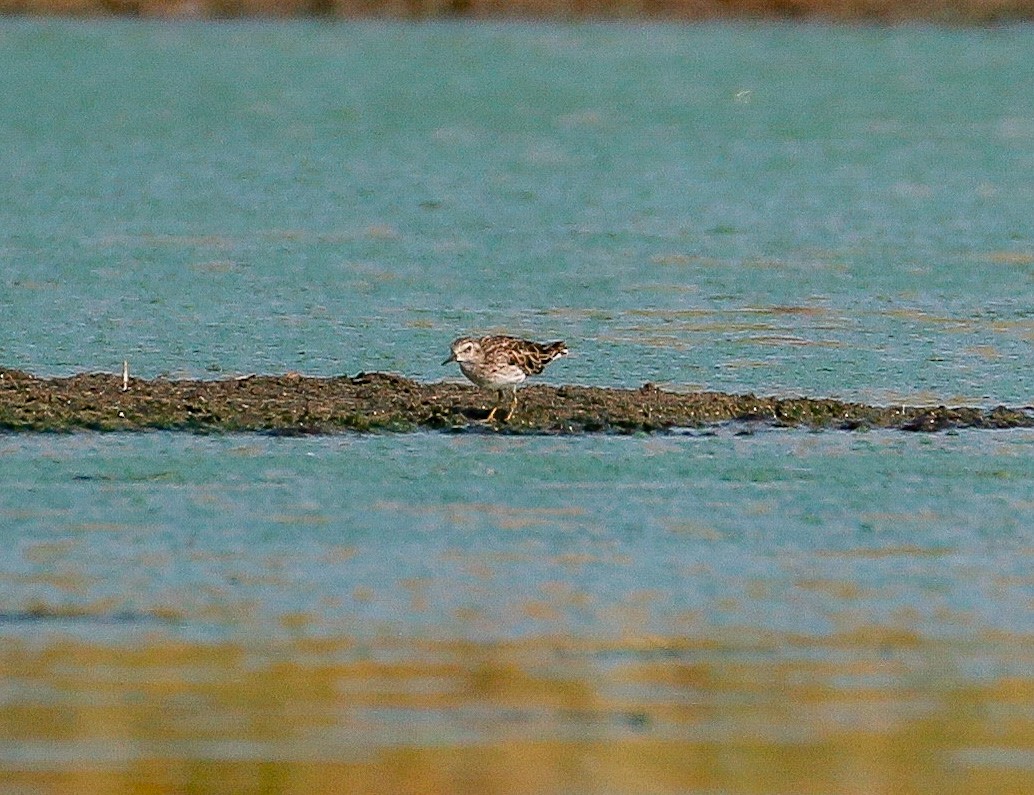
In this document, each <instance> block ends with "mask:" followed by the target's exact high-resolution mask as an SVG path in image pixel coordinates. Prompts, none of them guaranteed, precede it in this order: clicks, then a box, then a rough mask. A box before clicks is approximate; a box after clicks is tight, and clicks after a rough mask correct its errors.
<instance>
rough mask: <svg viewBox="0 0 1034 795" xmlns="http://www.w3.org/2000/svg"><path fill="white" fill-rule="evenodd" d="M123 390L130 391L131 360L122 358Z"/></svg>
mask: <svg viewBox="0 0 1034 795" xmlns="http://www.w3.org/2000/svg"><path fill="white" fill-rule="evenodd" d="M122 391H123V392H128V391H129V360H128V359H123V360H122Z"/></svg>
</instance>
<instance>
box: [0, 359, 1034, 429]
mask: <svg viewBox="0 0 1034 795" xmlns="http://www.w3.org/2000/svg"><path fill="white" fill-rule="evenodd" d="M518 395H519V403H518V406H517V410H516V412H515V413H514V414H513V416H512V417H511V419H510V421H509V422H502V421H500V420H498V419H497V420H496V421H494V422H492V423H488V422H487V421H486V418H487V417H488V413H489V411H490V410H491V408H492V406H493V405H494V401H495V395H494V394H493V393H490V392H488V391H486V390H482V389H478V388H477V387H474V386H472V385H467V384H459V383H443V382H439V383H430V384H425V383H420V382H418V381H414V380H411V379H408V378H404V377H402V376H398V375H392V374H387V373H359V374H358V375H356V376H339V377H334V378H314V377H308V376H302V375H298V374H294V373H289V374H286V375H252V376H242V377H237V378H228V379H222V380H177V379H166V378H157V379H154V380H144V379H138V378H130V379H128V381H127V382H124V381H123V377H122V376H120V375H113V374H107V373H92V374H82V375H75V376H71V377H68V378H38V377H35V376H33V375H31V374H29V373H26V372H22V371H18V370H4V369H0V430H5V431H36V432H63V431H77V430H96V431H146V430H181V431H191V432H195V433H224V432H225V433H237V432H259V433H271V434H285V435H302V434H330V433H341V432H348V431H358V432H373V431H390V432H406V431H417V430H440V431H453V432H462V431H469V432H478V431H480V432H486V433H512V434H523V433H530V434H541V433H546V434H583V433H619V434H620V433H664V432H678V431H682V430H686V429H707V428H713V427H715V426H720V425H733V426H734V427H736V428H739V429H742V430H744V431H748V432H749V431H750V430H753V429H755V428H758V427H765V426H767V427H777V428H793V427H804V428H811V429H839V430H863V429H870V428H873V429H875V428H895V429H900V430H903V431H924V432H936V431H944V430H949V429H953V428H1020V427H1034V408H1032V407H1030V406H1027V407H1023V408H1007V407H1004V406H999V407H996V408H990V409H989V408H980V407H965V406H962V407H946V406H925V407H912V406H869V405H865V404H861V403H849V402H843V401H839V400H832V399H827V398H806V397H800V398H795V397H757V396H755V395H730V394H724V393H720V392H690V393H679V392H672V391H666V390H662V389H658V388H657V387H655V386H653V385H652V384H644V385H643V386H642V387H640V388H638V389H608V388H600V387H585V386H548V385H541V384H539V385H533V386H528V387H525V388H523V389H521V390H519V392H518ZM502 414H503V412H500V415H502Z"/></svg>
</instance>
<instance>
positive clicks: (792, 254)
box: [0, 20, 1034, 795]
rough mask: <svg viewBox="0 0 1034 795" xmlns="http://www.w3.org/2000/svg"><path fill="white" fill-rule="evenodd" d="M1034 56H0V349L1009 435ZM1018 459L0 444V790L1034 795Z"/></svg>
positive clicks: (11, 27)
mask: <svg viewBox="0 0 1034 795" xmlns="http://www.w3.org/2000/svg"><path fill="white" fill-rule="evenodd" d="M1032 60H1034V31H1032V30H1031V29H1030V28H1027V27H1016V28H1005V29H1000V30H985V31H972V30H969V31H967V30H938V29H933V28H916V27H912V28H901V29H867V28H825V27H821V26H803V27H793V26H786V25H766V26H733V25H711V26H692V27H676V26H657V25H642V26H641V25H603V24H600V25H570V26H557V25H548V26H547V25H519V24H511V25H465V24H428V25H417V24H405V25H403V24H381V23H376V24H374V23H369V24H333V25H318V24H311V23H299V24H293V23H292V24H264V23H253V22H248V23H226V24H206V25H202V24H191V23H186V24H184V23H176V24H165V23H157V22H149V23H143V24H140V23H127V22H107V21H105V22H88V23H84V22H42V23H41V22H35V21H27V20H7V21H4V22H2V23H0V69H2V73H3V74H4V90H3V92H0V139H2V140H3V141H4V146H3V147H0V174H2V175H3V179H0V264H2V268H0V359H2V361H3V364H4V365H5V366H15V367H20V368H24V369H27V370H30V371H32V372H34V373H37V374H41V375H55V374H57V375H64V374H68V373H71V372H78V371H81V370H94V369H97V370H106V371H118V370H119V369H120V367H121V363H122V361H123V360H124V359H128V360H129V362H130V367H131V371H132V373H133V374H134V375H141V376H154V375H158V374H163V373H168V374H171V375H190V376H197V375H201V376H212V377H215V376H220V375H226V374H233V373H249V372H283V371H286V370H297V371H300V372H304V373H307V374H314V375H332V374H340V373H349V374H354V373H355V372H357V371H359V370H393V371H397V372H400V373H403V374H405V375H408V376H412V377H417V378H421V379H436V378H440V377H443V376H444V375H446V374H448V375H449V377H456V374H455V373H451V374H450V373H448V371H444V370H442V368H441V367H440V366H439V365H438V363H439V362H440V361H441V359H442V358H444V356H445V353H446V350H447V346H448V342H449V341H450V340H451V339H452V338H453V337H455V336H458V335H459V334H460V333H466V332H476V331H482V330H508V331H511V332H516V333H521V334H526V335H529V336H534V337H536V338H540V339H547V338H549V339H552V338H565V339H566V340H567V341H568V342H569V344H570V345H571V347H572V356H571V357H570V358H568V359H565V360H564V361H562V362H560V363H558V364H557V365H554V366H553V367H552V368H551V370H550V372H549V373H548V374H547V375H546V379H547V380H552V381H553V382H554V383H560V382H565V383H583V384H596V385H606V386H637V385H639V384H641V383H643V382H644V381H653V382H655V383H659V384H665V385H671V386H674V387H677V388H687V389H692V388H711V389H721V390H728V391H737V392H738V391H753V392H756V393H765V394H771V393H780V394H783V393H795V394H805V395H809V396H813V397H817V396H822V395H833V396H838V397H844V398H849V399H859V400H864V401H867V402H887V403H895V404H896V403H898V402H901V403H915V402H934V403H941V402H953V401H956V400H958V401H966V402H969V403H975V404H989V405H994V404H996V403H1011V404H1016V405H1026V404H1029V403H1030V399H1031V398H1030V395H1031V392H1032V389H1031V374H1030V373H1031V371H1030V367H1029V366H1028V362H1029V361H1030V358H1031V357H1030V343H1031V340H1032V339H1034V319H1032V318H1034V308H1032V306H1031V301H1030V295H1031V294H1032V291H1031V286H1032V284H1031V283H1032V280H1034V245H1032V220H1031V219H1032V218H1034V216H1032V214H1031V213H1030V207H1031V206H1032V200H1034V194H1032V188H1031V183H1030V180H1029V174H1030V173H1034V94H1032V93H1031V92H1030V90H1029V82H1030V81H1029V74H1028V73H1029V64H1030V63H1031V62H1032ZM1032 444H1034V435H1032V434H1031V433H1030V432H1028V431H1016V432H975V431H966V432H961V433H949V434H941V435H935V436H921V437H918V436H914V435H905V434H894V433H883V432H872V433H857V434H847V433H839V432H827V433H821V434H815V433H806V432H800V431H778V432H776V431H766V432H760V433H756V434H749V433H748V434H742V435H741V434H736V433H734V432H733V431H732V430H730V429H726V428H719V429H717V430H716V431H715V432H713V433H705V434H693V435H684V436H666V437H633V438H620V439H619V438H598V437H597V438H564V439H558V438H548V437H541V438H509V437H495V436H493V435H490V434H487V433H486V434H469V435H444V434H442V435H436V434H412V435H406V436H340V437H324V438H309V439H275V438H270V437H264V436H224V437H195V436H186V435H175V434H164V433H154V434H141V435H95V434H78V435H67V436H66V435H7V436H2V437H0V540H2V543H0V671H2V679H0V681H2V682H3V684H2V686H0V788H2V789H4V790H5V791H12V792H18V791H26V792H55V793H56V792H68V791H75V792H98V793H100V792H105V793H109V792H142V791H144V790H146V791H148V792H184V791H189V792H207V791H226V790H227V789H234V790H235V791H241V792H289V791H297V792H307V793H308V792H328V793H329V792H349V793H353V792H371V793H372V792H376V793H382V792H400V793H401V792H420V793H434V792H451V793H455V792H477V793H483V792H498V793H510V792H514V793H518V792H519V793H524V794H525V795H526V794H527V793H590V792H592V793H597V792H621V793H625V792H627V793H643V792H657V793H666V792H672V793H674V792H680V793H685V792H700V793H703V792H709V793H710V792H730V793H733V792H735V793H756V792H772V793H776V792H795V793H849V792H859V791H862V792H876V791H880V792H888V793H890V792H893V793H912V792H916V793H919V792H930V791H936V792H941V793H954V792H995V793H1008V792H1017V793H1018V792H1025V791H1029V781H1030V779H1031V775H1032V769H1034V759H1032V757H1031V754H1030V748H1031V747H1032V746H1034V723H1032V716H1031V712H1030V707H1029V705H1030V703H1031V699H1032V696H1034V682H1032V679H1031V673H1030V672H1031V670H1032V666H1031V663H1032V659H1031V652H1030V649H1031V648H1032V645H1031V640H1032V635H1034V579H1032V577H1031V574H1030V571H1031V569H1032V559H1031V556H1032V550H1034V536H1032V532H1034V531H1032V528H1034V500H1032V497H1031V494H1032V492H1031V482H1032V476H1034V471H1032V468H1034V465H1032V463H1031V462H1032V461H1034V456H1032V452H1034V450H1032Z"/></svg>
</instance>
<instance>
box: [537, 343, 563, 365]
mask: <svg viewBox="0 0 1034 795" xmlns="http://www.w3.org/2000/svg"><path fill="white" fill-rule="evenodd" d="M542 352H543V353H544V354H545V355H546V357H547V359H546V361H549V362H551V361H553V360H554V359H559V358H560V357H561V356H567V354H568V352H569V351H568V350H567V345H565V344H564V343H563V342H551V343H549V344H548V345H545V346H543V349H542Z"/></svg>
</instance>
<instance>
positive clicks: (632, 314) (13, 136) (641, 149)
mask: <svg viewBox="0 0 1034 795" xmlns="http://www.w3.org/2000/svg"><path fill="white" fill-rule="evenodd" d="M1032 59H1034V32H1032V30H1031V29H1030V28H1027V27H1019V28H1006V29H1002V30H988V31H970V30H956V31H952V30H938V29H926V28H903V29H893V30H884V29H866V28H850V29H848V28H844V29H829V28H824V27H819V26H804V27H790V26H778V25H776V26H764V27H761V26H759V27H751V26H698V27H665V26H650V25H644V26H634V25H591V24H590V25H570V26H544V25H543V26H536V25H520V24H509V25H463V24H426V25H389V24H381V23H364V24H337V25H318V24H290V25H283V24H261V23H233V24H230V23H227V24H217V25H202V24H189V23H186V24H162V23H143V24H141V23H117V22H95V23H67V22H51V23H35V22H28V21H10V20H9V21H6V22H4V23H3V25H2V27H0V68H2V70H3V74H4V75H5V81H4V82H5V85H4V91H3V96H2V98H0V136H2V140H3V141H4V146H3V147H2V148H0V173H3V174H4V180H3V184H2V186H0V257H2V262H3V271H2V276H0V279H2V283H0V284H2V292H0V310H2V311H0V357H2V359H3V361H4V363H5V364H6V365H9V366H17V367H22V368H25V369H28V370H31V371H33V372H37V373H42V374H65V373H69V372H74V371H80V370H95V369H96V370H109V371H117V370H119V369H120V367H121V362H122V360H123V359H128V360H129V362H130V366H131V368H132V370H133V372H134V373H136V374H138V375H142V376H153V375H156V374H159V373H171V374H175V375H187V374H189V375H207V374H219V373H238V372H253V371H260V372H281V371H284V370H288V369H294V370H298V371H302V372H306V373H312V374H337V373H342V372H345V373H355V372H357V371H359V370H392V371H397V372H401V373H405V374H407V375H411V376H414V377H418V378H422V379H436V378H440V377H443V375H444V372H445V371H443V370H442V369H441V368H440V367H439V364H438V363H439V362H440V361H441V359H442V358H443V351H445V349H446V347H447V344H448V342H449V341H450V340H451V339H452V338H453V337H455V336H458V335H459V334H460V333H463V332H477V331H483V330H502V329H505V330H509V331H513V332H517V333H521V334H527V335H531V336H535V337H540V338H565V339H567V340H568V341H569V343H570V344H571V346H572V349H573V351H574V354H575V355H574V356H573V357H572V358H570V359H569V360H566V361H565V362H564V363H563V367H562V368H557V369H556V372H553V373H551V374H550V378H553V379H555V380H556V381H563V382H577V383H589V384H602V385H638V384H641V383H642V382H644V381H654V382H657V383H664V384H672V385H677V386H681V387H707V388H712V389H722V390H730V391H755V392H759V393H780V394H782V393H794V394H807V395H835V396H839V397H844V398H853V399H862V400H867V401H876V402H897V401H908V402H916V401H925V400H935V401H944V400H951V399H956V400H966V401H969V402H974V403H986V404H996V403H1001V402H1004V403H1020V404H1023V403H1026V402H1029V400H1030V395H1031V392H1032V384H1031V376H1030V368H1029V367H1027V366H1025V364H1026V362H1027V361H1028V360H1029V358H1030V343H1031V339H1032V337H1034V309H1032V307H1031V302H1030V298H1029V296H1030V294H1031V287H1032V282H1034V248H1032V246H1034V244H1032V225H1034V222H1032V217H1034V216H1032V214H1031V212H1030V208H1031V206H1032V204H1034V189H1032V187H1031V182H1030V180H1029V174H1030V173H1032V171H1034V146H1032V143H1034V93H1032V92H1031V91H1030V90H1029V68H1028V67H1029V64H1030V63H1031V61H1032Z"/></svg>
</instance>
